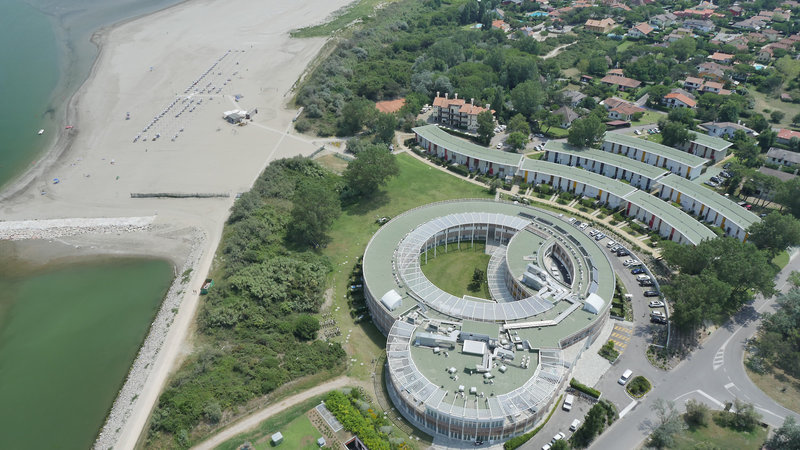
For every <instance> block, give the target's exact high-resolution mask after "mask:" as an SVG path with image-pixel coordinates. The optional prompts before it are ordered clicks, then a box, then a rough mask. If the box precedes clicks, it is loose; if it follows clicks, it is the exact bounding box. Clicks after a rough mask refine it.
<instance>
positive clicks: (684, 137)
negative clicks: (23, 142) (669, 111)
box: [661, 121, 695, 147]
mask: <svg viewBox="0 0 800 450" xmlns="http://www.w3.org/2000/svg"><path fill="white" fill-rule="evenodd" d="M694 137H695V133H691V132H689V130H688V129H687V128H686V125H684V124H683V123H681V122H672V121H669V122H667V123H666V124H665V125H664V127H663V128H662V129H661V143H662V144H664V145H666V146H668V147H676V146H679V145H683V144H685V143H687V142H689V140H690V139H692V138H694Z"/></svg>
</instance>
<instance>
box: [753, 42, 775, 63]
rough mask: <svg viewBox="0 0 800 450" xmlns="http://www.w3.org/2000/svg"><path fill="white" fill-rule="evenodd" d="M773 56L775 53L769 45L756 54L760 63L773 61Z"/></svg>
mask: <svg viewBox="0 0 800 450" xmlns="http://www.w3.org/2000/svg"><path fill="white" fill-rule="evenodd" d="M773 56H774V55H773V52H772V46H771V45H769V44H767V45H765V46H763V47H761V49H760V50H759V51H758V53H757V54H756V61H758V62H760V63H768V62H769V61H770V60H771V59H772V57H773Z"/></svg>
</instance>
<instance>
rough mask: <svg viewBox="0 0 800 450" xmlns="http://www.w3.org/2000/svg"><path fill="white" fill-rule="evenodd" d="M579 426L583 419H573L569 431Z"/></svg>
mask: <svg viewBox="0 0 800 450" xmlns="http://www.w3.org/2000/svg"><path fill="white" fill-rule="evenodd" d="M579 426H581V420H580V419H575V420H573V421H572V424H570V426H569V431H575V430H577V429H578V427H579Z"/></svg>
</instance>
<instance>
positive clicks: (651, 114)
mask: <svg viewBox="0 0 800 450" xmlns="http://www.w3.org/2000/svg"><path fill="white" fill-rule="evenodd" d="M662 117H666V115H665V114H663V113H658V112H655V111H645V113H644V115H643V116H642V118H641V119H639V120H635V121H633V122H631V125H632V126H634V127H635V126H637V125H649V124H655V123H656V122H658V119H660V118H662ZM643 133H645V132H644V131H643Z"/></svg>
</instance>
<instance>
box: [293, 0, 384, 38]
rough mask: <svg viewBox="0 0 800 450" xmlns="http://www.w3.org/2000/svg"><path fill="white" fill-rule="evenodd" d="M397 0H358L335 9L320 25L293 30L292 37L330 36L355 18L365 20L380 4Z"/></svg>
mask: <svg viewBox="0 0 800 450" xmlns="http://www.w3.org/2000/svg"><path fill="white" fill-rule="evenodd" d="M393 1H397V0H357V1H355V2H353V3H351V4H349V5H346V6H344V7H343V8H341V9H339V10H337V11H335V12H334V13H333V14H332V15H331V17H329V18H328V21H327V22H325V23H322V24H319V25H313V26H310V27H305V28H300V29H298V30H294V31H292V32H291V35H292V37H296V38H307V37H328V36H329V35H330V34H331V33H333V32H335V31H338V30H340V29H342V28H345V27H346V26H347V25H349V24H350V23H351V22H353V21H354V20H359V19H360V20H363V19H365V18H366V17H368V16H370V15H372V14H373V13H374V12H375V8H376V7H377V6H378V5H381V4H385V3H389V2H393Z"/></svg>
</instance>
